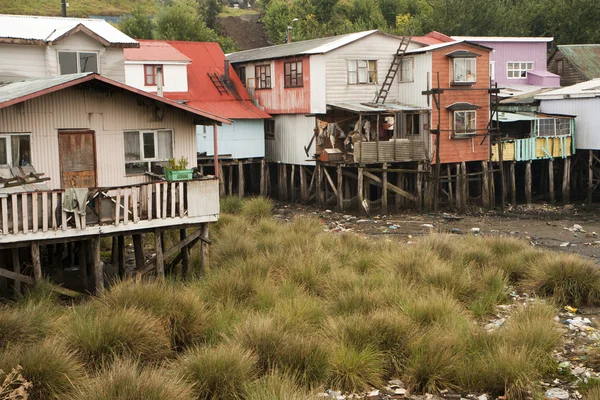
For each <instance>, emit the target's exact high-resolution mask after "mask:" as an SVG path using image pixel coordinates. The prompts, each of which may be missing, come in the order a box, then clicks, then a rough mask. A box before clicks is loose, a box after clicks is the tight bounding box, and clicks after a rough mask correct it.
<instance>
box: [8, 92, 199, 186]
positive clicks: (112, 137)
mask: <svg viewBox="0 0 600 400" xmlns="http://www.w3.org/2000/svg"><path fill="white" fill-rule="evenodd" d="M58 129H91V130H94V131H95V133H96V157H97V171H98V185H100V186H118V185H129V184H135V183H141V182H145V181H147V178H146V177H144V176H125V156H124V146H123V131H124V130H134V129H140V130H141V129H153V130H155V129H172V130H173V132H174V148H173V153H174V156H175V157H176V158H179V157H181V156H184V157H187V159H188V160H189V163H190V167H195V166H196V165H197V160H196V135H195V128H194V125H193V120H192V117H191V116H188V115H186V114H183V113H181V112H179V111H174V110H173V111H171V110H165V112H164V118H163V120H162V121H154V118H153V109H152V108H151V107H150V106H147V105H138V104H137V100H136V99H135V98H133V97H129V96H126V95H124V94H120V93H119V94H116V93H112V94H108V93H99V92H89V91H83V90H80V89H77V88H70V89H65V90H62V91H60V92H56V93H52V94H49V95H46V96H42V97H38V98H36V99H32V100H29V101H26V102H24V103H21V104H17V105H15V106H11V107H8V108H5V109H2V110H0V133H19V132H24V133H25V132H26V133H31V134H32V163H33V165H34V166H35V168H36V169H37V170H38V172H43V173H45V174H46V176H47V177H50V178H51V180H50V182H49V186H51V187H52V188H60V165H59V158H58Z"/></svg>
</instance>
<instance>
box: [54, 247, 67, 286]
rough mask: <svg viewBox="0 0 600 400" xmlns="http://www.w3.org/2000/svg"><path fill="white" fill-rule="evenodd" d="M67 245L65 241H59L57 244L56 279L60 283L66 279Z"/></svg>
mask: <svg viewBox="0 0 600 400" xmlns="http://www.w3.org/2000/svg"><path fill="white" fill-rule="evenodd" d="M64 252H65V245H64V244H63V243H57V245H56V256H55V260H56V279H57V280H58V282H59V283H64V281H65V265H64V258H63V255H64Z"/></svg>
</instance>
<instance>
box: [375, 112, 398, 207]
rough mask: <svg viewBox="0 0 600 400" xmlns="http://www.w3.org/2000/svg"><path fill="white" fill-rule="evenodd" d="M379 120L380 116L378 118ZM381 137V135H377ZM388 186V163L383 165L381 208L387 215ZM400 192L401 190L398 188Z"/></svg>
mask: <svg viewBox="0 0 600 400" xmlns="http://www.w3.org/2000/svg"><path fill="white" fill-rule="evenodd" d="M377 118H378V119H379V116H377ZM377 137H379V134H377ZM387 184H388V173H387V163H383V174H382V184H381V207H382V209H383V212H384V213H386V214H387V212H388V194H387ZM398 189H399V190H400V188H398Z"/></svg>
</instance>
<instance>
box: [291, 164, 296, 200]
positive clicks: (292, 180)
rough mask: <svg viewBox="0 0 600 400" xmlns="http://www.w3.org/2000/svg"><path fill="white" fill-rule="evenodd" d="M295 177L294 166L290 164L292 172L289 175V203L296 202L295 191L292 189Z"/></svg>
mask: <svg viewBox="0 0 600 400" xmlns="http://www.w3.org/2000/svg"><path fill="white" fill-rule="evenodd" d="M295 177H296V166H295V165H294V164H292V171H291V174H290V201H291V202H292V203H295V202H296V190H295V189H294V178H295Z"/></svg>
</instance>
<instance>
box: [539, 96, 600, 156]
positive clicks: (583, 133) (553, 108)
mask: <svg viewBox="0 0 600 400" xmlns="http://www.w3.org/2000/svg"><path fill="white" fill-rule="evenodd" d="M598 110H600V98H598V97H594V98H587V99H562V100H545V99H544V100H542V101H541V102H540V111H541V112H544V113H548V114H553V113H554V114H568V115H576V116H577V118H575V148H576V149H585V150H600V135H598V127H600V113H599V112H598Z"/></svg>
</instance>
